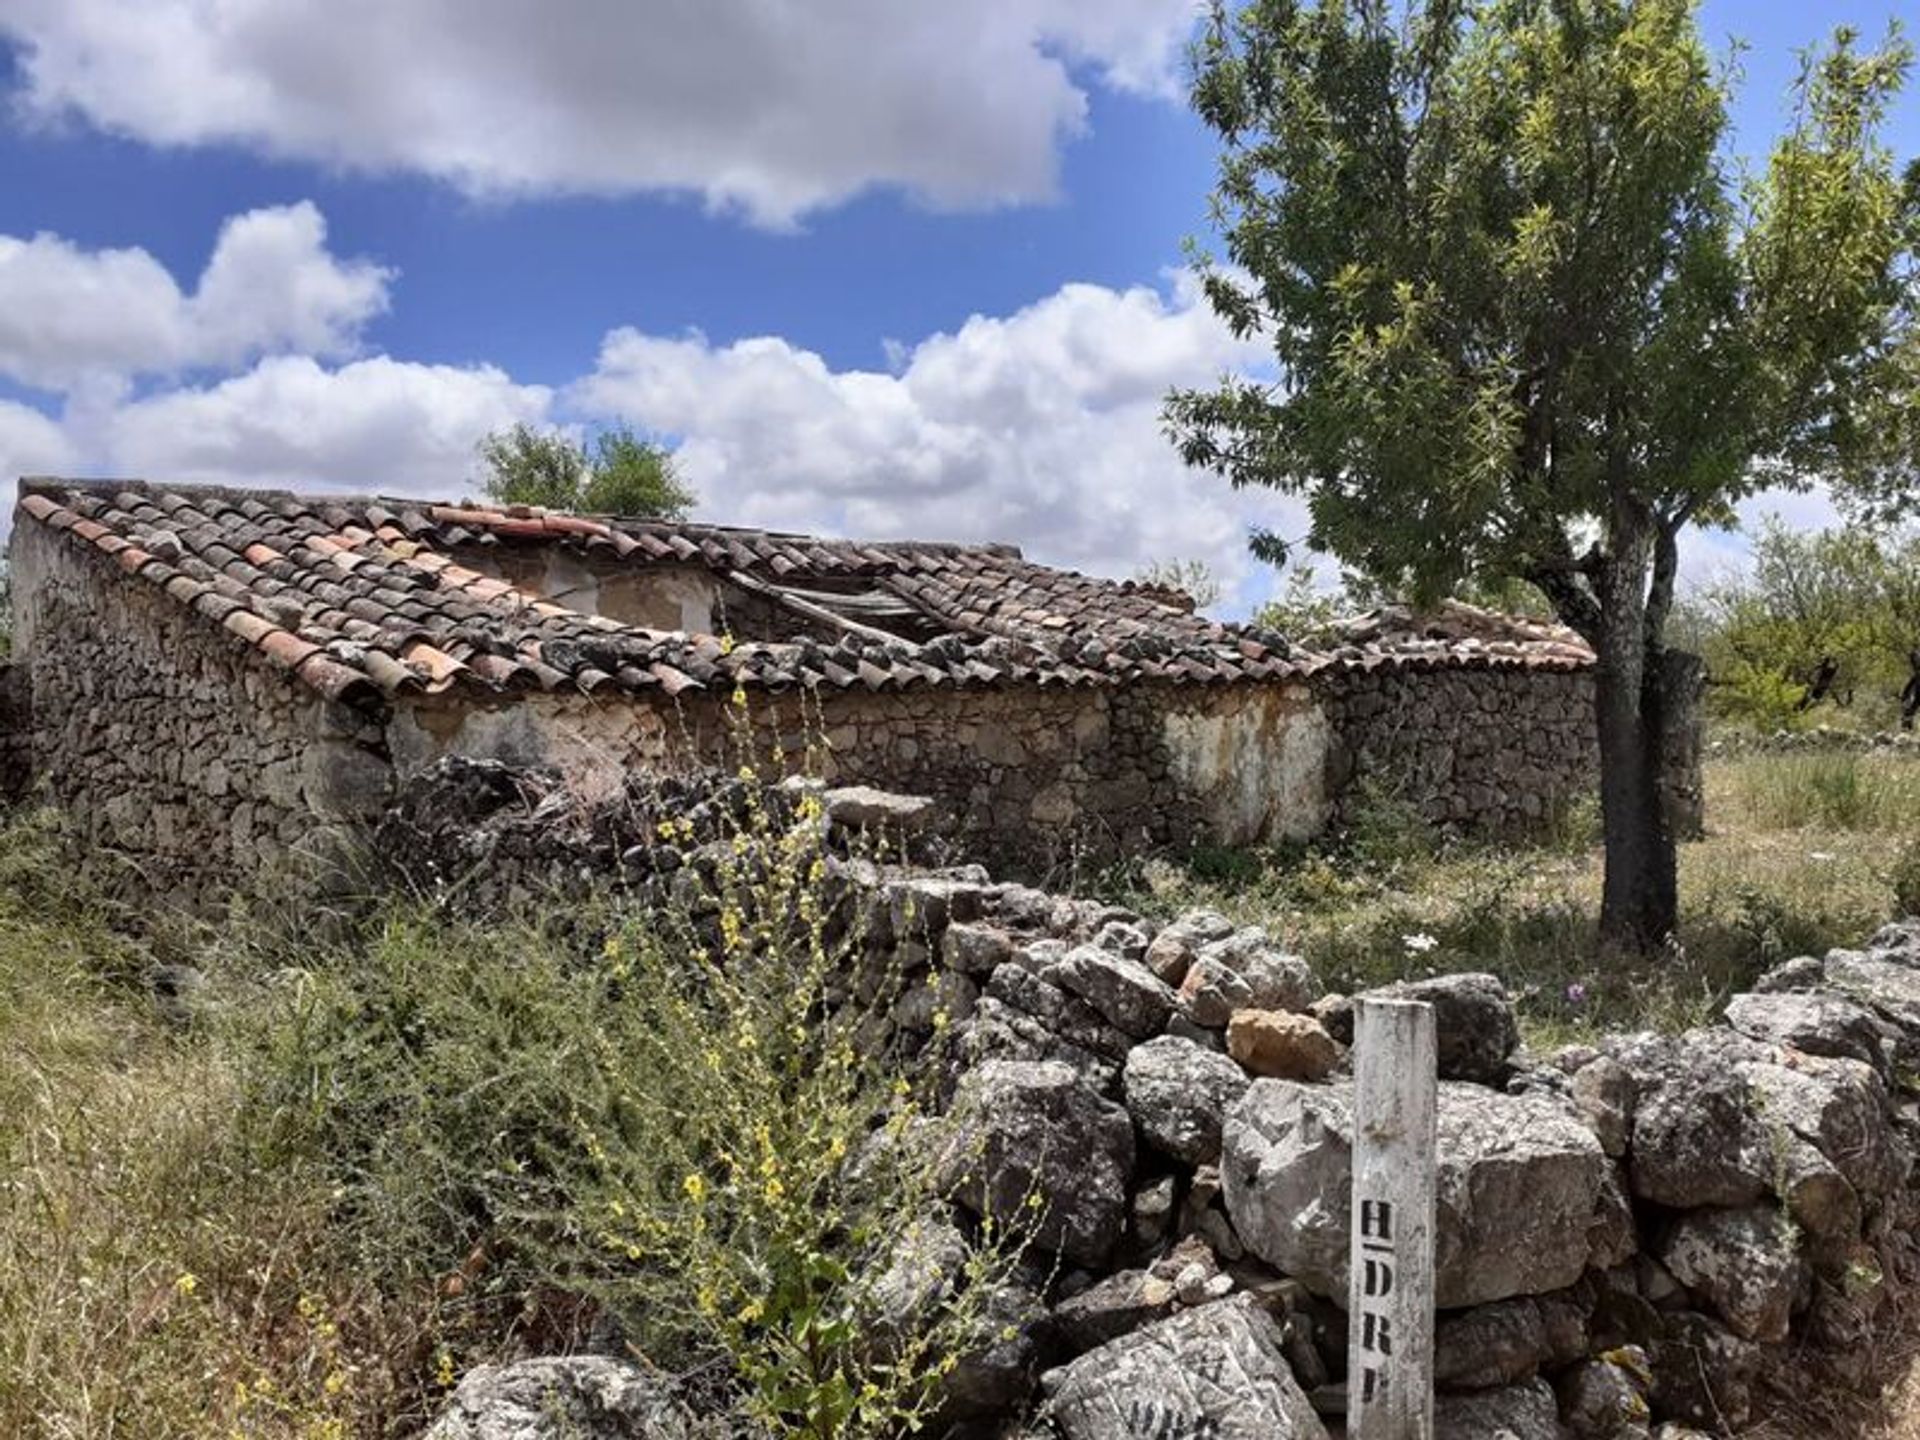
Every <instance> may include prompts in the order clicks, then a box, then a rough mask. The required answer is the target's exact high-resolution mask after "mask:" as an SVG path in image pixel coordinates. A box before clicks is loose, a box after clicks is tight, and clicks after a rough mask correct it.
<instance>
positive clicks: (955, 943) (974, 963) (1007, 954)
mask: <svg viewBox="0 0 1920 1440" xmlns="http://www.w3.org/2000/svg"><path fill="white" fill-rule="evenodd" d="M940 956H941V958H942V959H943V960H944V961H946V964H947V968H948V969H950V970H958V971H959V972H960V973H961V974H962V975H971V976H974V977H975V978H976V979H981V980H984V979H986V978H987V977H988V976H989V975H991V974H993V972H994V971H995V970H997V969H999V968H1000V967H1001V966H1002V965H1004V964H1005V963H1006V962H1007V961H1009V960H1011V959H1012V958H1013V939H1012V937H1011V936H1009V935H1008V934H1007V933H1006V931H1004V930H1001V929H998V928H996V927H995V926H992V925H986V924H981V923H979V922H977V921H962V922H961V923H959V924H954V925H949V926H948V927H947V930H946V933H945V934H944V935H942V936H941V937H940Z"/></svg>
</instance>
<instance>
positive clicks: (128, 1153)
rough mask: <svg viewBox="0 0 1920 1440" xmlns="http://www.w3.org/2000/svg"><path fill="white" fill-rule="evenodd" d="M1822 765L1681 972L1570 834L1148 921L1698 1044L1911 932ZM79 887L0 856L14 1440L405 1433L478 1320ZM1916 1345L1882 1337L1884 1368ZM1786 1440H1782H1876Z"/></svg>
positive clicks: (1340, 868)
mask: <svg viewBox="0 0 1920 1440" xmlns="http://www.w3.org/2000/svg"><path fill="white" fill-rule="evenodd" d="M1808 758H1809V757H1747V758H1741V759H1737V760H1726V761H1722V762H1717V763H1716V764H1714V766H1713V767H1712V768H1711V770H1710V772H1709V785H1710V793H1709V804H1710V815H1711V816H1712V819H1713V823H1714V833H1713V835H1712V836H1711V837H1710V838H1708V839H1707V840H1704V841H1702V842H1699V843H1697V844H1692V845H1689V846H1687V847H1685V850H1684V853H1683V859H1682V887H1683V895H1684V909H1685V914H1684V919H1683V929H1682V935H1681V945H1680V946H1679V947H1678V948H1677V949H1676V950H1675V952H1674V953H1673V954H1671V955H1669V956H1667V957H1664V958H1663V959H1662V960H1661V961H1660V962H1658V963H1655V964H1650V965H1646V966H1643V967H1639V968H1637V969H1634V970H1616V971H1609V972H1599V971H1596V969H1595V967H1594V965H1593V962H1592V959H1591V956H1592V953H1593V951H1592V938H1593V914H1594V911H1595V908H1596V906H1597V901H1598V895H1599V881H1600V873H1599V863H1598V857H1597V855H1596V854H1595V853H1594V850H1593V848H1592V845H1591V837H1590V832H1589V829H1588V826H1589V825H1590V820H1589V821H1586V822H1583V821H1582V820H1581V819H1580V818H1579V817H1575V818H1574V819H1572V820H1570V821H1569V822H1568V824H1567V825H1566V826H1565V827H1564V833H1563V834H1562V835H1561V837H1560V838H1559V839H1558V840H1557V841H1556V842H1555V843H1553V844H1551V845H1548V846H1545V847H1542V848H1537V849H1531V850H1491V849H1485V848H1464V847H1451V848H1448V847H1441V848H1439V849H1438V850H1436V849H1434V848H1433V846H1432V845H1431V844H1430V843H1429V837H1424V836H1421V835H1418V834H1417V833H1414V832H1412V831H1411V830H1407V829H1404V828H1401V829H1396V827H1395V825H1394V824H1391V823H1376V824H1375V825H1374V826H1373V828H1372V829H1371V830H1370V831H1363V832H1362V833H1359V834H1356V835H1355V836H1353V837H1349V843H1348V845H1347V847H1346V848H1345V849H1344V850H1339V851H1332V852H1327V853H1296V854H1291V855H1266V856H1246V855H1213V856H1199V857H1195V859H1194V860H1193V862H1192V863H1190V864H1188V865H1186V866H1184V867H1180V868H1174V867H1169V866H1164V865H1156V866H1152V867H1147V868H1146V869H1145V870H1144V872H1143V873H1141V874H1136V875H1134V876H1132V877H1130V878H1131V882H1132V888H1131V890H1130V892H1129V893H1130V895H1131V897H1132V898H1134V899H1135V900H1137V901H1140V902H1141V903H1143V904H1146V905H1149V906H1151V907H1154V908H1159V909H1174V908H1178V907H1179V906H1182V905H1186V904H1197V903H1206V904H1213V905H1217V906H1219V907H1220V908H1222V909H1225V910H1227V911H1229V912H1230V913H1233V914H1235V915H1236V916H1238V917H1240V918H1243V919H1249V920H1258V921H1260V922H1262V923H1266V924H1268V925H1269V926H1270V927H1272V928H1273V929H1274V930H1275V931H1276V932H1277V933H1278V934H1279V935H1280V936H1282V937H1283V938H1284V939H1286V940H1287V941H1289V942H1290V943H1293V944H1296V945H1298V946H1299V947H1301V948H1302V949H1303V950H1304V951H1305V952H1306V953H1308V954H1309V955H1310V956H1311V957H1312V958H1313V959H1314V961H1315V962H1316V963H1317V965H1318V966H1319V967H1320V969H1321V971H1322V973H1323V975H1324V976H1325V978H1327V979H1328V980H1329V981H1330V982H1331V983H1334V984H1336V985H1339V986H1342V987H1354V986H1359V985H1363V984H1367V983H1373V982H1376V981H1379V980H1384V979H1389V978H1394V977H1397V976H1402V975H1409V974H1418V973H1421V972H1424V971H1430V970H1434V971H1437V970H1446V969H1464V968H1473V969H1491V970H1495V971H1498V972H1499V973H1501V974H1502V975H1503V976H1505V977H1506V978H1507V980H1508V982H1509V984H1510V985H1511V986H1512V987H1513V988H1514V989H1515V991H1516V993H1517V994H1518V995H1519V997H1520V1002H1521V1006H1522V1010H1523V1013H1524V1016H1525V1020H1526V1026H1527V1030H1528V1036H1529V1039H1530V1041H1531V1042H1532V1043H1535V1044H1548V1043H1555V1042H1558V1041H1560V1040H1563V1039H1567V1038H1571V1037H1574V1036H1577V1035H1579V1034H1582V1033H1585V1032H1587V1031H1590V1030H1591V1029H1593V1028H1596V1027H1601V1026H1607V1027H1612V1026H1623V1025H1657V1026H1663V1027H1677V1026H1684V1025H1687V1024H1692V1023H1697V1022H1699V1021H1701V1020H1704V1019H1707V1018H1709V1017H1710V1016H1711V1015H1712V1014H1713V1013H1714V1011H1715V1010H1716V1008H1717V1007H1718V1005H1719V1004H1720V1003H1721V1002H1722V1000H1723V999H1724V997H1725V996H1726V995H1727V994H1728V993H1729V992H1730V991H1732V990H1734V989H1737V988H1739V987H1740V986H1742V985H1745V984H1747V983H1748V982H1750V981H1751V979H1752V978H1753V977H1754V976H1755V975H1757V974H1758V973H1759V972H1760V971H1761V970H1763V969H1765V968H1766V967H1767V966H1769V965H1771V964H1773V963H1775V962H1777V961H1778V960H1780V959H1784V958H1786V957H1787V956H1789V955H1791V954H1794V953H1799V952H1802V951H1812V950H1818V949H1821V948H1823V947H1826V946H1829V945H1834V944H1839V943H1844V942H1846V941H1849V940H1852V939H1855V938H1857V937H1858V936H1860V935H1861V934H1862V933H1863V932H1865V931H1867V930H1869V929H1871V928H1872V927H1873V926H1874V925H1876V924H1877V923H1879V922H1880V921H1881V920H1882V919H1884V918H1885V917H1886V916H1887V915H1888V914H1889V913H1890V912H1891V911H1892V910H1893V909H1894V905H1895V899H1894V879H1895V877H1896V875H1897V873H1898V871H1899V862H1900V860H1901V856H1902V851H1903V847H1904V846H1905V844H1906V840H1907V837H1908V836H1909V835H1912V834H1916V833H1920V759H1908V758H1905V757H1852V758H1851V759H1850V760H1849V765H1847V766H1842V765H1831V764H1828V763H1826V762H1827V760H1828V759H1829V758H1830V757H1814V758H1817V759H1818V760H1819V762H1820V763H1818V764H1807V763H1804V762H1805V761H1806V760H1807V759H1808ZM1849 766H1850V767H1851V768H1849ZM60 874H61V867H60V866H59V865H58V864H57V863H56V862H55V860H54V858H53V856H52V853H51V850H50V848H49V846H48V844H47V842H46V837H45V836H44V835H43V834H41V833H40V832H39V831H37V830H36V829H35V828H34V827H32V826H22V825H19V824H15V825H12V826H6V827H0V1435H5V1436H8V1437H12V1436H19V1437H22V1440H118V1437H129V1440H148V1437H154V1440H175V1437H180V1440H185V1437H201V1436H210V1435H220V1436H225V1435H243V1436H247V1437H274V1440H278V1437H286V1440H345V1437H348V1436H383V1435H404V1434H409V1433H414V1432H415V1431H416V1430H417V1429H418V1427H419V1425H420V1422H421V1421H422V1419H423V1418H424V1416H425V1414H426V1413H427V1412H428V1411H429V1410H430V1408H431V1407H432V1406H433V1404H434V1403H435V1402H436V1400H437V1397H438V1395H439V1394H440V1393H441V1389H442V1386H443V1382H444V1381H445V1380H446V1379H448V1378H450V1377H451V1368H452V1367H451V1365H450V1362H449V1357H448V1349H447V1347H448V1346H451V1347H452V1349H453V1352H454V1356H455V1357H457V1360H458V1362H462V1363H463V1362H465V1361H467V1360H469V1359H472V1358H477V1357H478V1355H479V1354H480V1353H482V1352H481V1351H480V1350H479V1349H477V1348H474V1349H467V1348H463V1346H464V1344H465V1339H466V1337H470V1336H471V1335H473V1334H474V1333H475V1332H474V1330H473V1328H472V1327H474V1326H475V1324H476V1323H477V1322H476V1318H475V1313H474V1312H475V1300H474V1298H473V1297H470V1298H469V1300H468V1301H459V1302H449V1301H448V1300H446V1299H445V1298H444V1297H443V1296H441V1295H439V1294H436V1293H435V1290H434V1286H433V1284H432V1280H433V1276H432V1275H430V1274H428V1275H419V1276H415V1277H413V1278H412V1279H410V1280H408V1281H407V1282H406V1283H404V1284H400V1283H395V1281H394V1279H393V1275H392V1273H391V1271H388V1272H385V1273H380V1272H375V1271H371V1270H369V1268H368V1267H367V1266H366V1265H365V1263H363V1262H364V1257H362V1256H359V1255H356V1254H355V1253H353V1252H354V1246H353V1245H351V1244H347V1243H344V1242H345V1238H346V1237H345V1236H344V1234H343V1229H342V1214H343V1206H345V1205H346V1203H347V1202H346V1201H345V1200H344V1199H343V1197H344V1196H346V1195H347V1194H348V1189H347V1188H346V1183H345V1182H343V1180H342V1177H341V1174H340V1172H339V1170H338V1169H337V1168H334V1169H332V1170H330V1171H329V1170H326V1169H324V1168H323V1165H324V1162H326V1160H327V1158H328V1157H325V1156H317V1155H316V1156H308V1157H303V1156H302V1155H301V1154H299V1153H297V1152H295V1153H283V1154H279V1155H276V1156H274V1157H272V1163H263V1156H262V1152H261V1151H260V1150H259V1148H258V1147H257V1144H256V1142H255V1141H252V1140H250V1139H249V1132H248V1129H247V1126H246V1125H245V1124H244V1123H242V1120H243V1117H244V1116H245V1114H246V1112H247V1099H248V1094H249V1085H250V1072H249V1069H248V1065H249V1063H250V1062H249V1055H250V1054H254V1053H257V1040H256V1041H255V1042H252V1043H253V1044H254V1045H255V1046H256V1049H254V1050H250V1049H249V1043H250V1042H249V1041H248V1040H247V1038H246V1036H245V1035H244V1034H243V1033H242V1030H243V1027H241V1026H240V1025H238V1024H237V1023H236V1024H233V1025H228V1024H225V1023H222V1022H221V1021H220V1020H219V1019H218V1018H217V1016H216V1018H215V1019H214V1020H213V1021H211V1022H208V1023H202V1024H200V1025H197V1026H195V1027H192V1028H188V1029H182V1028H180V1027H178V1026H176V1025H173V1024H170V1023H168V1022H167V1021H166V1020H165V1019H164V1018H162V1017H161V1016H160V1015H158V1014H157V1013H156V1012H155V1010H154V1008H153V1006H152V1004H151V1002H150V1001H149V1000H148V999H147V998H146V995H145V992H144V990H143V989H142V988H141V987H140V986H139V984H138V983H137V979H138V976H139V974H140V972H141V970H142V969H143V967H145V966H146V965H148V964H150V963H151V962H152V961H153V960H154V959H155V958H156V955H155V953H154V952H153V950H152V949H151V948H150V947H151V944H152V943H154V942H147V943H145V944H140V943H135V942H132V941H129V940H128V939H126V938H125V936H124V933H123V931H122V930H121V929H120V928H119V927H116V926H115V925H114V924H112V923H111V921H112V918H113V917H111V916H109V915H105V914H103V913H102V911H101V910H100V908H99V906H98V904H97V902H94V901H92V900H90V899H89V898H88V897H85V896H76V895H74V894H71V893H69V892H68V891H67V890H66V889H64V888H63V886H62V885H61V884H60V882H59V879H58V877H59V875H60ZM1410 937H1413V938H1412V939H1411V941H1410ZM1417 937H1431V938H1432V941H1433V943H1432V945H1431V946H1428V945H1427V944H1426V942H1425V940H1423V939H1419V938H1417ZM196 943H201V944H204V943H206V940H205V937H202V938H201V940H200V941H199V942H196ZM196 958H199V959H201V960H202V961H203V962H204V963H205V964H206V966H207V968H208V969H209V970H212V971H218V970H219V968H220V966H219V963H218V960H219V957H218V956H214V957H212V958H209V957H207V956H205V955H196ZM234 973H235V974H236V975H240V976H243V975H245V974H247V973H251V972H249V971H248V970H247V969H246V967H244V966H241V967H237V969H236V970H235V971H234ZM222 993H224V994H226V995H227V996H228V997H229V999H228V1002H227V1003H228V1006H229V1010H230V1011H231V1012H232V1014H233V1016H234V1019H235V1020H236V1022H237V1021H238V1019H239V1016H240V1013H241V1012H243V1011H250V1010H252V1009H254V1008H257V1007H254V1006H253V1005H252V1004H251V1003H250V998H249V997H250V995H251V992H249V991H247V990H246V989H245V988H244V986H243V985H242V983H241V982H240V981H239V980H238V979H236V980H235V981H233V982H232V983H231V984H229V985H227V986H226V987H223V990H222ZM333 1163H334V1165H335V1166H337V1164H338V1157H337V1156H336V1157H333ZM323 1175H324V1176H325V1178H322V1177H323ZM375 1178H378V1177H374V1176H372V1175H371V1174H370V1175H369V1176H368V1177H365V1179H366V1180H367V1181H368V1182H371V1181H372V1180H373V1179H375ZM362 1188H366V1187H365V1185H363V1186H362ZM373 1188H375V1189H378V1190H380V1192H381V1193H383V1194H386V1195H388V1196H392V1195H394V1194H396V1193H397V1192H396V1191H395V1187H394V1186H393V1185H392V1184H390V1183H388V1181H387V1180H385V1179H381V1180H380V1182H379V1184H378V1185H377V1186H374V1187H373ZM463 1306H464V1307H465V1308H462V1307H463ZM495 1318H496V1319H497V1317H495ZM490 1323H491V1322H490ZM515 1323H524V1322H515ZM463 1327H465V1328H463ZM498 1328H499V1327H498V1326H497V1325H496V1326H495V1330H496V1331H497V1330H498ZM1896 1330H1898V1331H1899V1333H1897V1334H1896V1333H1894V1332H1895V1331H1896ZM1904 1337H1905V1327H1904V1326H1898V1327H1895V1326H1889V1327H1888V1331H1887V1333H1886V1334H1885V1335H1883V1336H1880V1337H1876V1338H1877V1339H1879V1340H1880V1341H1881V1342H1882V1345H1883V1349H1884V1352H1885V1357H1884V1358H1885V1361H1886V1363H1887V1365H1888V1366H1890V1367H1895V1366H1897V1364H1898V1362H1899V1361H1900V1359H1901V1358H1902V1348H1903V1346H1904V1344H1905V1339H1904ZM1890 1393H1891V1394H1892V1396H1893V1399H1892V1400H1891V1402H1890V1404H1889V1407H1888V1413H1889V1418H1888V1419H1887V1420H1886V1422H1885V1424H1886V1429H1885V1431H1884V1434H1882V1435H1881V1437H1880V1440H1920V1371H1917V1372H1916V1373H1914V1374H1912V1375H1909V1376H1907V1377H1905V1378H1904V1380H1903V1381H1902V1382H1901V1383H1900V1384H1899V1385H1898V1386H1897V1387H1896V1388H1895V1389H1894V1390H1893V1391H1892V1392H1890ZM1809 1413H1810V1414H1813V1413H1815V1412H1809ZM1822 1413H1826V1414H1828V1415H1829V1416H1830V1417H1831V1416H1837V1415H1838V1414H1839V1412H1822ZM1787 1418H1788V1417H1786V1416H1785V1415H1784V1414H1781V1415H1777V1416H1776V1417H1775V1428H1774V1430H1773V1431H1772V1432H1771V1433H1773V1434H1777V1435H1785V1434H1789V1433H1797V1434H1800V1435H1805V1436H1812V1435H1817V1434H1842V1433H1847V1434H1866V1433H1870V1432H1869V1431H1868V1430H1867V1429H1865V1428H1863V1427H1864V1424H1865V1422H1861V1424H1859V1425H1855V1424H1854V1423H1853V1419H1848V1420H1847V1421H1845V1422H1841V1421H1839V1420H1837V1419H1832V1418H1829V1419H1828V1420H1826V1421H1824V1422H1822V1421H1820V1420H1818V1419H1812V1420H1809V1421H1808V1422H1807V1423H1806V1424H1804V1425H1802V1426H1801V1427H1800V1429H1799V1430H1798V1431H1797V1432H1794V1431H1791V1430H1789V1429H1785V1428H1782V1427H1783V1426H1785V1424H1786V1421H1787ZM1854 1418H1857V1417H1854ZM1823 1423H1824V1424H1825V1429H1824V1430H1823V1429H1822V1428H1821V1426H1822V1424H1823ZM1836 1425H1842V1427H1843V1428H1840V1429H1836V1428H1835V1426H1836Z"/></svg>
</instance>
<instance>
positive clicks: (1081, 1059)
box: [959, 995, 1120, 1094]
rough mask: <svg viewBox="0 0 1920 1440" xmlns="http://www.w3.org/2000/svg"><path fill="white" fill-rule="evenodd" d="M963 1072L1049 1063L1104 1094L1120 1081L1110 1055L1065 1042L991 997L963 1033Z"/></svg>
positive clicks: (979, 1004) (977, 1007)
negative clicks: (995, 1064) (992, 1063)
mask: <svg viewBox="0 0 1920 1440" xmlns="http://www.w3.org/2000/svg"><path fill="white" fill-rule="evenodd" d="M959 1059H960V1064H961V1067H962V1069H963V1071H964V1070H965V1069H967V1068H971V1067H977V1066H979V1065H982V1064H985V1063H986V1062H987V1061H989V1060H1050V1061H1057V1062H1059V1063H1060V1064H1063V1065H1069V1066H1071V1067H1072V1068H1073V1069H1074V1070H1076V1071H1078V1072H1079V1073H1080V1074H1081V1075H1082V1076H1084V1077H1085V1078H1086V1080H1087V1083H1088V1084H1089V1085H1091V1086H1092V1087H1093V1088H1094V1089H1095V1090H1098V1091H1100V1092H1102V1093H1103V1094H1104V1093H1106V1092H1107V1091H1109V1090H1111V1089H1112V1088H1113V1086H1114V1084H1115V1083H1116V1081H1117V1080H1118V1079H1119V1075H1120V1066H1119V1064H1118V1062H1117V1061H1115V1060H1114V1059H1113V1057H1112V1056H1111V1055H1108V1054H1105V1053H1102V1052H1099V1051H1094V1050H1089V1049H1088V1048H1086V1047H1085V1046H1083V1045H1076V1044H1074V1043H1073V1042H1072V1041H1070V1040H1065V1039H1062V1038H1061V1037H1060V1036H1058V1035H1056V1034H1055V1033H1054V1032H1053V1031H1051V1030H1049V1029H1048V1028H1047V1027H1046V1026H1045V1025H1044V1024H1042V1023H1041V1022H1040V1021H1039V1020H1036V1019H1035V1018H1034V1017H1033V1016H1031V1015H1029V1014H1027V1013H1026V1011H1024V1010H1019V1009H1016V1008H1014V1007H1013V1006H1011V1005H1008V1004H1006V1003H1005V1002H1004V1001H1002V1000H999V999H998V998H996V997H994V996H992V995H986V996H982V997H981V999H980V1000H979V1001H978V1002H977V1003H976V1004H975V1005H974V1007H973V1015H972V1016H971V1017H970V1018H969V1019H968V1021H967V1023H966V1024H965V1025H964V1026H963V1027H962V1028H961V1031H960V1052H959Z"/></svg>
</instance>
